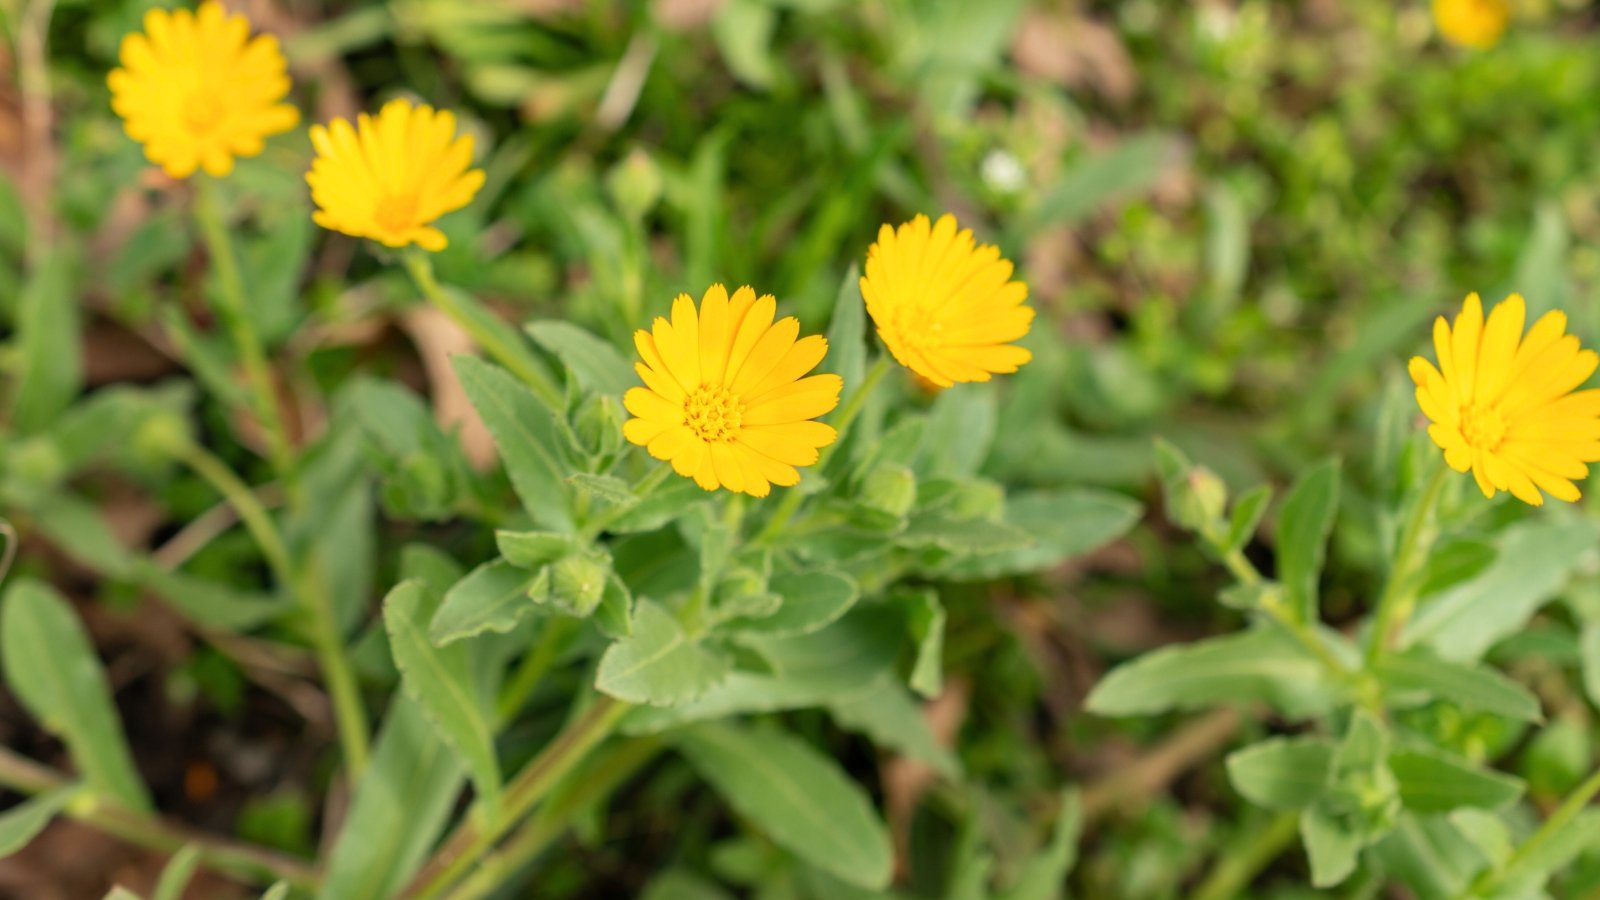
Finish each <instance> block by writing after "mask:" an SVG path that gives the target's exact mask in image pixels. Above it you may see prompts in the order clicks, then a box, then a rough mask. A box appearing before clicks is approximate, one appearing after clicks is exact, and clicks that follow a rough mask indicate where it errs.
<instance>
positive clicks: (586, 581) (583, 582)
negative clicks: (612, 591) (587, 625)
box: [549, 556, 606, 618]
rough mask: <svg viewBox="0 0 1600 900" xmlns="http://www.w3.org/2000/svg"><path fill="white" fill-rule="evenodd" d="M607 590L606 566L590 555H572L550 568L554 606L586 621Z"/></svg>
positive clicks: (551, 597) (551, 600)
mask: <svg viewBox="0 0 1600 900" xmlns="http://www.w3.org/2000/svg"><path fill="white" fill-rule="evenodd" d="M605 591H606V567H605V566H604V565H601V564H600V563H599V562H598V561H596V560H594V559H592V558H590V557H588V556H569V557H567V558H566V559H563V560H561V561H560V562H557V563H555V564H554V565H552V566H551V567H550V601H549V602H550V603H551V604H552V605H554V606H555V607H556V608H558V609H560V610H561V611H562V612H565V613H568V614H570V615H574V616H578V617H579V618H585V617H587V616H588V615H589V614H590V613H593V612H594V608H595V607H596V606H599V605H600V598H601V597H603V596H605Z"/></svg>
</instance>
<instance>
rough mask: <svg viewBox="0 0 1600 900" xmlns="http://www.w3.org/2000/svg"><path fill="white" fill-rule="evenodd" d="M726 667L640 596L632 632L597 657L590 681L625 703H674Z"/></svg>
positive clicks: (703, 687) (692, 694) (702, 689)
mask: <svg viewBox="0 0 1600 900" xmlns="http://www.w3.org/2000/svg"><path fill="white" fill-rule="evenodd" d="M727 672H728V663H727V660H725V659H724V658H723V657H721V656H720V655H718V654H715V653H712V652H711V651H709V650H707V649H706V648H705V647H702V646H701V645H700V643H699V642H698V641H696V640H694V639H692V638H690V637H689V636H688V635H687V634H685V633H684V631H683V626H681V625H679V624H678V620H677V619H674V618H673V617H672V615H671V614H670V613H668V612H667V611H666V610H664V609H662V608H661V607H660V606H659V605H657V604H655V603H652V602H650V601H649V600H645V599H640V600H639V601H638V602H637V604H636V606H635V608H634V614H633V632H632V633H631V634H630V635H628V636H627V637H625V638H623V639H622V640H619V641H617V642H616V643H614V644H612V645H611V646H610V648H608V649H607V650H606V652H605V655H604V656H602V657H601V658H600V670H599V672H598V673H597V674H596V676H595V683H594V685H595V687H596V688H598V689H599V690H600V691H602V692H603V693H606V694H610V695H611V696H613V697H616V698H618V699H619V700H626V701H628V702H629V703H647V704H650V705H652V706H676V705H678V704H681V703H686V702H688V701H690V700H693V699H695V698H696V697H699V696H700V695H701V694H704V693H705V692H706V691H707V690H709V689H710V688H711V687H713V686H714V685H716V684H717V682H719V681H721V680H722V679H723V677H724V676H726V675H727Z"/></svg>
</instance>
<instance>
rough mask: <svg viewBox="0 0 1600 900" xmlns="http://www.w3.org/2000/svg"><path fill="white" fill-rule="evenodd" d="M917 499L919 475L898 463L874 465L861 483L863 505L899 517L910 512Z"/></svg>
mask: <svg viewBox="0 0 1600 900" xmlns="http://www.w3.org/2000/svg"><path fill="white" fill-rule="evenodd" d="M916 500H917V476H916V475H914V474H913V473H912V471H911V470H910V469H909V468H906V467H905V466H902V465H900V464H898V463H882V464H880V465H878V466H876V467H874V468H873V470H872V471H871V472H868V473H867V477H866V479H865V480H864V481H863V482H862V485H861V503H862V505H864V506H866V507H868V508H870V509H875V510H878V511H880V512H885V513H888V514H889V515H891V516H894V517H895V518H897V519H898V518H900V517H902V516H904V515H905V514H906V513H907V512H909V511H910V510H911V504H913V503H915V502H916Z"/></svg>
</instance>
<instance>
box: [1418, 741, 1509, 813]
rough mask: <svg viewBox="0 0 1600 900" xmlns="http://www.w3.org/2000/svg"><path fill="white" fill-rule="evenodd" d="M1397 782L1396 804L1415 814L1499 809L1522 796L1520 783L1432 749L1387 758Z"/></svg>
mask: <svg viewBox="0 0 1600 900" xmlns="http://www.w3.org/2000/svg"><path fill="white" fill-rule="evenodd" d="M1389 769H1390V770H1391V771H1393V772H1394V777H1395V779H1396V780H1397V781H1399V783H1400V801H1401V802H1402V803H1404V804H1405V807H1406V809H1409V810H1412V811H1414V812H1418V813H1443V812H1449V811H1451V810H1453V809H1458V808H1460V807H1463V806H1475V807H1478V808H1480V809H1491V810H1493V809H1501V808H1504V807H1506V806H1509V805H1510V804H1511V803H1513V802H1515V801H1516V799H1517V798H1518V797H1520V796H1522V780H1521V779H1518V778H1513V777H1511V776H1510V775H1502V774H1500V773H1499V772H1494V771H1490V770H1488V769H1481V768H1478V767H1476V766H1473V765H1471V764H1469V763H1467V762H1465V761H1463V760H1460V759H1457V758H1455V757H1453V756H1449V755H1447V754H1444V753H1441V752H1439V751H1436V750H1424V749H1421V748H1412V749H1407V750H1401V751H1397V752H1395V753H1392V754H1390V755H1389Z"/></svg>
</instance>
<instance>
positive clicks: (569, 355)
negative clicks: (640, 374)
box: [525, 319, 639, 397]
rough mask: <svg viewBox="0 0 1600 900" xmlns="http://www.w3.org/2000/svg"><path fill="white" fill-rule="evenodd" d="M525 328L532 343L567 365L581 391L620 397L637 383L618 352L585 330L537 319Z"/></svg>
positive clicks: (631, 368)
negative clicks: (582, 389) (580, 386)
mask: <svg viewBox="0 0 1600 900" xmlns="http://www.w3.org/2000/svg"><path fill="white" fill-rule="evenodd" d="M525 327H526V329H527V332H528V334H529V335H530V336H531V337H532V338H533V340H534V342H535V343H537V344H538V345H539V346H541V347H543V348H544V349H545V350H547V351H549V352H550V353H553V354H555V356H556V358H557V359H560V360H561V362H562V363H563V364H564V365H566V367H567V371H568V372H571V373H572V375H573V377H575V378H577V379H578V384H580V385H582V386H583V388H584V390H587V391H593V392H594V393H597V394H610V395H612V396H614V397H620V396H622V394H623V392H625V391H627V390H628V388H631V387H634V386H636V385H637V384H638V383H639V382H638V379H637V378H635V377H634V374H633V366H631V365H629V364H628V360H626V359H624V358H623V356H622V354H621V353H619V352H617V348H616V347H613V346H611V344H609V343H607V342H605V341H603V340H601V339H600V338H598V337H596V336H595V335H594V333H593V332H591V331H589V330H588V329H585V328H581V327H579V326H577V325H574V324H572V323H571V322H563V321H561V320H559V319H539V320H537V321H534V322H529V323H528V324H527V325H526V326H525Z"/></svg>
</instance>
